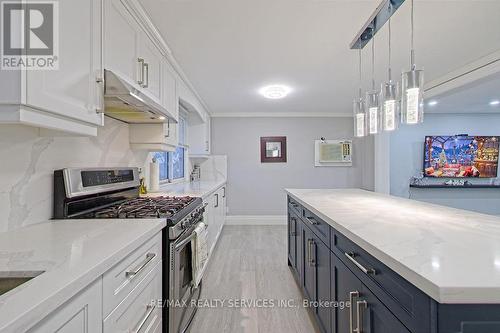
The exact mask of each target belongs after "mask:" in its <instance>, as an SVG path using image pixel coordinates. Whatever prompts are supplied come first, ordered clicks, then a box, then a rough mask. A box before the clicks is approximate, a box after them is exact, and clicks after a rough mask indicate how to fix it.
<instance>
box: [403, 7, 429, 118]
mask: <svg viewBox="0 0 500 333" xmlns="http://www.w3.org/2000/svg"><path fill="white" fill-rule="evenodd" d="M413 32H414V22H413V0H411V53H410V65H411V70H410V71H409V72H404V73H403V75H402V93H403V96H402V112H401V113H402V121H403V123H405V124H419V123H421V122H423V121H424V71H423V70H417V69H416V68H417V66H416V65H415V49H414V41H413Z"/></svg>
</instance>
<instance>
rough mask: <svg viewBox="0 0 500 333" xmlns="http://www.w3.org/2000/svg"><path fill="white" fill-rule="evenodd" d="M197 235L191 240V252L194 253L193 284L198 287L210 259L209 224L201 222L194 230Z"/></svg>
mask: <svg viewBox="0 0 500 333" xmlns="http://www.w3.org/2000/svg"><path fill="white" fill-rule="evenodd" d="M193 232H194V233H195V234H196V235H195V237H194V239H193V241H192V242H191V252H192V254H193V260H191V261H192V266H193V284H194V287H195V288H197V287H198V285H199V284H200V282H201V278H202V277H203V273H204V271H205V266H206V263H207V260H208V244H207V225H206V224H205V223H203V222H201V223H199V224H198V226H197V227H196V228H195V229H194V231H193Z"/></svg>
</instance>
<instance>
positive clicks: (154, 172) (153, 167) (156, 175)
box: [149, 159, 160, 192]
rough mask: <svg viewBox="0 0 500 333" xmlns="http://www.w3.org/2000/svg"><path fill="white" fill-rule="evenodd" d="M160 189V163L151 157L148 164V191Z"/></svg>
mask: <svg viewBox="0 0 500 333" xmlns="http://www.w3.org/2000/svg"><path fill="white" fill-rule="evenodd" d="M159 190H160V164H159V163H158V162H157V161H156V160H155V159H153V162H151V163H150V164H149V192H158V191H159Z"/></svg>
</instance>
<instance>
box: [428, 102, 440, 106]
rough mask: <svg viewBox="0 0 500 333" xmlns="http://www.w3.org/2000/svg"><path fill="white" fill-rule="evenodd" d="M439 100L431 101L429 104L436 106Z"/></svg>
mask: <svg viewBox="0 0 500 333" xmlns="http://www.w3.org/2000/svg"><path fill="white" fill-rule="evenodd" d="M437 103H438V101H430V102H429V103H428V104H429V105H430V106H434V105H437Z"/></svg>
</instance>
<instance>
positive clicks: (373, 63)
mask: <svg viewBox="0 0 500 333" xmlns="http://www.w3.org/2000/svg"><path fill="white" fill-rule="evenodd" d="M372 90H375V38H373V39H372Z"/></svg>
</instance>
